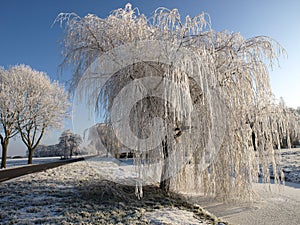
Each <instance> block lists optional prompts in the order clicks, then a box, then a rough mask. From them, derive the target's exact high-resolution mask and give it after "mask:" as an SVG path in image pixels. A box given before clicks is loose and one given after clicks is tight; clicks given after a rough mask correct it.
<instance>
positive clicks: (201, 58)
mask: <svg viewBox="0 0 300 225" xmlns="http://www.w3.org/2000/svg"><path fill="white" fill-rule="evenodd" d="M56 22H59V23H60V24H61V25H63V24H64V25H65V38H64V43H63V54H64V62H63V65H66V64H71V65H73V66H74V76H73V80H72V85H71V89H72V90H75V89H76V92H77V93H79V95H80V96H81V97H84V98H85V99H86V101H87V104H88V105H89V106H90V107H91V108H92V109H95V108H96V109H97V110H98V113H99V114H101V117H103V118H105V122H106V124H110V125H112V126H114V125H115V127H114V128H115V129H114V130H115V133H116V135H117V137H118V138H119V139H120V141H121V143H122V144H124V143H125V146H126V147H128V145H130V147H132V145H133V144H132V143H134V145H135V144H136V145H137V147H136V148H134V149H132V150H134V152H135V153H134V157H135V160H134V161H135V163H136V166H137V168H138V170H139V171H140V172H139V176H140V177H143V176H146V175H147V168H150V167H147V165H151V164H153V163H157V162H161V164H160V165H161V167H162V171H161V180H160V185H161V187H162V188H163V189H164V190H166V191H170V190H172V191H181V190H185V191H194V190H196V191H198V192H204V193H206V194H213V195H216V196H220V197H224V198H229V197H238V198H244V197H249V196H250V197H251V194H252V191H251V190H252V182H253V181H255V180H257V179H258V175H259V174H260V175H261V176H262V177H263V180H265V181H269V177H270V170H269V168H270V164H271V165H272V166H273V169H274V177H275V181H276V182H279V180H280V177H281V178H282V177H283V176H280V173H281V169H280V168H278V167H277V165H278V160H279V158H278V157H277V156H276V154H275V151H274V149H273V146H274V144H275V143H278V144H280V143H279V142H278V140H279V135H280V133H285V132H287V129H286V123H287V120H286V119H287V118H286V116H285V114H284V113H283V110H281V109H280V107H277V105H275V104H274V101H273V95H272V92H271V87H270V82H269V73H268V66H270V67H272V66H274V65H276V64H277V63H278V59H279V57H280V56H281V55H282V54H283V55H284V54H285V51H284V49H283V48H282V47H281V46H280V45H279V44H278V43H277V42H276V41H274V40H273V39H271V38H269V37H265V36H258V37H253V38H250V39H245V38H244V37H243V36H242V35H241V34H240V33H232V32H228V31H222V32H217V31H214V30H213V29H212V28H211V25H210V24H211V23H210V17H209V16H208V15H207V14H206V13H202V14H200V15H198V16H196V17H194V18H191V17H190V16H187V17H186V18H185V19H183V20H182V19H181V17H180V14H179V12H178V10H177V9H173V10H169V9H166V8H158V9H157V10H156V11H155V12H154V14H153V16H152V17H150V18H147V17H146V16H145V15H143V14H140V12H139V10H138V9H137V8H135V9H133V8H132V6H131V5H130V4H127V5H126V6H125V8H124V9H117V10H115V11H113V12H112V13H111V14H110V15H109V16H108V17H107V18H99V17H97V16H96V15H91V14H88V15H87V16H85V17H83V18H81V17H79V16H78V15H76V14H74V13H71V14H68V13H65V14H59V15H58V17H57V19H56ZM145 50H148V51H146V52H145ZM176 52H178V55H176V54H174V53H176ZM183 53H186V54H183ZM105 60H106V61H108V63H106V61H105ZM95 68H101V70H99V69H98V70H97V69H95ZM107 71H113V73H109V72H107ZM103 81H104V83H103ZM158 93H160V95H159V94H158ZM134 99H135V100H136V101H135V102H133V100H134ZM117 103H118V104H117ZM189 103H191V104H189ZM116 106H117V107H116ZM129 106H132V107H131V109H130V110H128V107H129ZM126 114H128V115H126ZM124 118H125V120H126V118H127V121H125V122H124V121H123V122H122V123H119V122H118V121H117V119H121V120H124ZM158 118H161V119H158ZM162 121H163V122H162ZM220 121H221V122H220ZM116 124H118V125H117V126H116ZM162 131H165V132H164V133H163V132H162ZM223 134H226V135H223ZM253 134H254V135H255V138H253V137H254V136H253ZM121 139H122V140H121ZM147 140H153V142H155V143H157V146H151V148H147V147H149V146H148V144H149V143H152V142H147ZM142 143H148V144H145V146H146V148H143V147H145V146H143V145H142ZM141 146H143V147H141ZM133 147H135V146H133ZM141 186H142V184H141V183H139V184H138V187H139V188H138V190H139V193H140V194H142V188H141Z"/></svg>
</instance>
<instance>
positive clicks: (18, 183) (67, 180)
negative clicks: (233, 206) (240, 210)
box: [0, 159, 217, 224]
mask: <svg viewBox="0 0 300 225" xmlns="http://www.w3.org/2000/svg"><path fill="white" fill-rule="evenodd" d="M91 163H92V162H86V161H81V162H76V163H72V164H68V165H65V166H61V167H57V168H54V169H50V170H47V171H44V172H39V173H34V174H29V175H26V176H23V177H19V178H16V179H13V180H10V181H6V182H3V183H1V184H0V208H1V211H0V221H1V224H217V220H216V219H215V218H214V217H212V216H209V215H207V214H206V213H205V212H204V211H202V209H201V208H200V207H196V208H195V207H194V206H193V205H191V204H188V203H184V202H182V201H181V200H179V199H176V198H171V197H168V196H164V195H163V194H162V193H161V192H160V190H159V189H158V188H157V187H154V186H148V187H145V188H144V198H143V199H142V200H138V199H137V198H136V197H135V187H133V186H126V185H124V184H120V183H115V182H113V181H111V180H108V179H106V178H108V175H110V176H111V175H112V174H114V175H118V173H120V172H123V175H124V173H125V174H126V171H127V172H128V171H129V170H127V169H126V168H124V166H125V167H126V165H121V166H119V165H120V163H117V162H116V161H114V160H107V159H106V160H103V159H102V160H100V159H99V160H95V162H93V163H97V167H98V168H99V167H101V164H102V165H103V168H104V170H103V171H102V172H103V173H100V171H99V170H95V166H91V165H92V164H91ZM127 166H128V165H127ZM122 167H123V168H122ZM121 174H122V173H121ZM131 175H132V174H131ZM127 176H130V174H127ZM119 177H121V175H120V174H119ZM172 217H174V220H172ZM170 221H171V222H170Z"/></svg>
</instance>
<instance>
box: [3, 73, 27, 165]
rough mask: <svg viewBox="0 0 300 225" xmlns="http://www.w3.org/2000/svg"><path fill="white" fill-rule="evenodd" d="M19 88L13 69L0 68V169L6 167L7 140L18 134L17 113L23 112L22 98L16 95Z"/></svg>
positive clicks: (18, 81)
mask: <svg viewBox="0 0 300 225" xmlns="http://www.w3.org/2000/svg"><path fill="white" fill-rule="evenodd" d="M20 86H21V80H19V79H18V78H17V77H16V76H15V74H14V70H13V68H10V69H9V70H5V69H4V68H0V122H1V133H0V139H1V146H2V161H1V168H5V167H6V158H7V150H8V144H9V139H10V138H12V137H14V136H15V135H16V134H17V133H18V129H17V127H16V126H15V125H16V121H17V119H18V118H17V112H18V111H20V110H23V109H22V108H21V103H22V100H21V99H22V98H21V97H20V95H19V93H18V89H19V88H20Z"/></svg>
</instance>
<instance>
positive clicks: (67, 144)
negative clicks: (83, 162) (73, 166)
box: [59, 129, 82, 158]
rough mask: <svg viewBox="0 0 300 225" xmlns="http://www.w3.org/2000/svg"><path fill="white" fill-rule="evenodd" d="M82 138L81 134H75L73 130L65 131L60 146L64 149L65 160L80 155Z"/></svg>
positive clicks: (60, 138)
mask: <svg viewBox="0 0 300 225" xmlns="http://www.w3.org/2000/svg"><path fill="white" fill-rule="evenodd" d="M81 143H82V138H81V136H80V135H79V134H74V133H73V132H72V131H71V130H69V129H68V130H65V131H64V132H62V134H61V136H60V137H59V146H60V147H61V148H62V150H63V153H64V158H68V156H70V158H72V156H73V154H76V153H78V150H79V146H80V144H81Z"/></svg>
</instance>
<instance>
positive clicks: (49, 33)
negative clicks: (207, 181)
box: [0, 0, 300, 155]
mask: <svg viewBox="0 0 300 225" xmlns="http://www.w3.org/2000/svg"><path fill="white" fill-rule="evenodd" d="M128 2H130V3H132V5H133V7H138V8H139V9H140V12H141V13H144V14H145V15H147V16H150V15H151V13H152V12H153V11H154V10H155V9H156V8H157V7H160V6H164V7H166V8H170V9H172V8H178V9H179V12H180V13H181V15H182V16H183V17H184V16H185V15H187V14H189V15H191V16H195V15H197V14H199V13H201V12H203V11H204V12H207V13H208V14H209V15H210V17H211V20H212V28H213V29H214V30H217V31H221V30H229V31H234V32H240V33H241V34H242V35H244V36H245V37H252V36H258V35H266V36H270V37H272V38H274V39H275V40H277V41H278V42H279V43H281V45H282V46H283V47H284V48H285V49H286V50H287V52H288V58H282V59H281V68H275V69H274V70H273V71H270V74H271V86H272V89H273V92H274V93H275V95H276V97H277V98H279V97H283V98H284V100H285V101H286V103H287V105H288V106H291V107H294V108H296V107H297V106H300V98H299V97H300V72H299V70H298V68H299V66H300V57H299V54H298V53H299V52H300V1H299V0H287V1H282V0H263V1H261V0H251V1H241V0H226V1H224V0H184V1H183V0H172V1H171V0H140V1H137V0H136V1H128V0H126V1H123V0H118V1H112V0H111V1H104V0H81V1H79V0H51V1H50V0H43V1H41V0H26V1H21V0H19V1H17V0H1V1H0V66H4V67H6V68H7V67H9V66H10V65H15V64H21V63H24V64H27V65H30V66H31V67H33V68H34V69H36V70H41V71H45V72H46V73H47V74H48V75H49V76H50V77H51V78H52V79H58V78H59V79H61V80H62V81H63V80H66V79H67V78H68V77H69V76H70V72H69V71H66V72H65V73H63V74H62V76H61V77H60V76H58V75H59V72H58V65H59V64H60V63H61V61H62V57H61V55H60V52H61V46H60V44H59V42H60V41H61V40H62V38H63V30H62V29H61V28H60V27H59V26H58V24H57V25H55V26H53V27H51V26H52V23H53V21H54V20H55V18H56V16H57V15H58V14H59V13H60V12H75V13H77V14H78V15H80V16H85V15H86V14H87V13H93V14H96V15H98V16H99V17H106V16H107V15H108V14H109V12H111V11H112V10H113V9H116V8H120V7H124V6H125V4H126V3H128ZM69 126H70V125H69ZM59 132H60V131H59ZM44 142H45V143H55V142H57V132H56V133H53V134H52V135H50V136H49V135H48V136H47V138H45V139H44ZM11 148H12V149H13V150H11V154H12V155H14V154H16V153H19V152H21V151H23V152H24V149H25V147H24V146H22V145H20V144H16V143H13V145H12V146H11ZM20 149H22V150H20ZM20 154H21V153H20Z"/></svg>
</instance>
